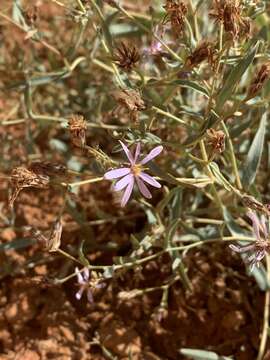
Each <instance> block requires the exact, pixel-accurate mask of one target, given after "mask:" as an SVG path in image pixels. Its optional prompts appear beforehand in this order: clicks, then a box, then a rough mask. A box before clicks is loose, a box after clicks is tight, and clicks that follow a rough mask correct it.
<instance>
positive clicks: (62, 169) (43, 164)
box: [29, 161, 67, 177]
mask: <svg viewBox="0 0 270 360" xmlns="http://www.w3.org/2000/svg"><path fill="white" fill-rule="evenodd" d="M29 170H31V171H33V172H34V173H35V174H38V175H45V176H50V177H54V176H56V177H62V176H66V175H67V167H66V166H65V165H62V164H57V163H51V162H49V161H35V162H33V163H31V164H30V166H29Z"/></svg>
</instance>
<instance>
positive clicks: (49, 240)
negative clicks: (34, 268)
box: [24, 218, 63, 252]
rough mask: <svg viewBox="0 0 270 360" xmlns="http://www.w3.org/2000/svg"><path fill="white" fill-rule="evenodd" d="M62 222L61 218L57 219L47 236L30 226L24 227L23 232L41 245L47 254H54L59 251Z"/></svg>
mask: <svg viewBox="0 0 270 360" xmlns="http://www.w3.org/2000/svg"><path fill="white" fill-rule="evenodd" d="M62 229H63V226H62V221H61V218H59V219H57V220H56V221H55V222H54V224H53V227H52V230H51V232H50V233H49V236H47V235H44V234H42V232H41V231H40V230H38V229H37V228H35V227H32V226H26V227H25V228H24V230H25V231H27V232H28V233H29V235H30V236H31V237H33V238H34V239H35V240H36V241H37V242H39V243H41V244H42V245H43V246H44V248H45V250H47V251H49V252H55V251H57V250H58V249H59V247H60V245H61V236H62Z"/></svg>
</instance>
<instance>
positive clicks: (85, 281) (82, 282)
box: [75, 267, 105, 304]
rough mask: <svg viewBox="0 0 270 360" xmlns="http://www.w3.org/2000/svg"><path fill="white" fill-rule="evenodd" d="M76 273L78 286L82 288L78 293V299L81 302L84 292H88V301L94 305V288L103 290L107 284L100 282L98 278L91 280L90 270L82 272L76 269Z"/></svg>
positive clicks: (86, 269) (85, 269)
mask: <svg viewBox="0 0 270 360" xmlns="http://www.w3.org/2000/svg"><path fill="white" fill-rule="evenodd" d="M75 272H76V275H77V281H78V285H79V287H80V288H79V290H78V291H77V292H76V295H75V297H76V299H77V300H81V298H82V295H83V293H84V291H86V295H87V300H88V301H89V302H90V304H93V302H94V298H93V292H92V290H93V289H94V288H96V289H100V288H103V287H104V286H105V284H104V283H102V282H100V279H98V278H93V279H89V275H90V273H89V269H88V268H86V267H85V268H84V269H83V270H82V272H81V271H80V270H79V269H78V268H77V267H76V268H75Z"/></svg>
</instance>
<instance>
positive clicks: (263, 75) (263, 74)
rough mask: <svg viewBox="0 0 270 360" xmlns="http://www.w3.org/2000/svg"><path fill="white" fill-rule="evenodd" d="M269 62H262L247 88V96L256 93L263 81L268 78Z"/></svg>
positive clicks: (249, 96) (252, 95)
mask: <svg viewBox="0 0 270 360" xmlns="http://www.w3.org/2000/svg"><path fill="white" fill-rule="evenodd" d="M269 75H270V63H268V64H263V65H262V66H261V67H260V69H259V71H258V72H257V74H256V76H255V78H254V79H253V81H252V83H251V84H250V86H249V88H248V93H247V98H248V99H251V98H253V97H254V96H256V95H257V94H258V92H259V91H260V90H261V89H262V87H263V85H264V84H265V82H266V81H267V80H268V79H269V77H270V76H269Z"/></svg>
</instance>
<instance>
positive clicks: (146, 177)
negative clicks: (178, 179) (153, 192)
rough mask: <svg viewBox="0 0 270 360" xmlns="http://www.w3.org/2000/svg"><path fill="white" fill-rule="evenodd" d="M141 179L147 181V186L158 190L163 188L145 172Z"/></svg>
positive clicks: (142, 173)
mask: <svg viewBox="0 0 270 360" xmlns="http://www.w3.org/2000/svg"><path fill="white" fill-rule="evenodd" d="M139 177H140V178H141V179H142V180H143V181H145V182H146V183H147V184H150V185H152V186H154V187H156V188H161V185H160V183H159V182H157V181H156V180H155V179H154V178H153V177H152V176H150V175H148V174H146V173H145V172H143V171H141V173H140V175H139Z"/></svg>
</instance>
